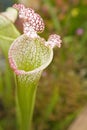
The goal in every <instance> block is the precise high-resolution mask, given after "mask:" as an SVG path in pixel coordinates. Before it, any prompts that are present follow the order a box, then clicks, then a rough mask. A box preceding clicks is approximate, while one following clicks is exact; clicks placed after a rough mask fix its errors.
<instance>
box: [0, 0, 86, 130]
mask: <svg viewBox="0 0 87 130" xmlns="http://www.w3.org/2000/svg"><path fill="white" fill-rule="evenodd" d="M15 2H21V3H24V4H25V5H26V6H27V7H32V8H33V9H35V10H36V12H37V13H39V14H40V15H41V16H42V17H43V19H44V22H45V25H46V27H45V31H44V33H42V34H40V35H41V36H42V37H44V38H46V39H48V36H49V35H50V34H51V33H57V34H59V35H60V36H61V37H62V41H63V42H62V47H61V49H58V48H55V49H54V59H53V62H52V63H51V65H50V66H49V67H48V68H47V69H46V70H44V72H43V74H42V77H41V80H40V83H39V87H38V91H37V98H36V104H35V111H34V117H33V124H32V130H68V127H69V126H70V124H71V123H72V122H73V121H74V120H75V119H76V117H77V115H79V113H80V111H81V110H82V109H83V108H84V107H85V106H86V105H87V1H86V0H19V1H17V0H0V11H4V10H5V9H6V8H7V7H9V6H12V5H13V3H15ZM20 31H21V30H20ZM5 66H6V65H5V59H4V56H3V54H2V51H1V50H0V125H1V127H2V128H3V129H2V128H0V130H16V129H17V128H16V127H17V126H16V116H15V97H14V87H13V91H12V95H9V96H10V98H11V104H8V103H7V102H6V98H5V96H3V95H2V91H1V90H2V85H3V86H4V88H5V86H6V85H7V83H8V84H9V81H10V80H8V72H6V71H5ZM12 86H14V81H13V83H12ZM4 91H8V90H5V89H4ZM82 130H83V129H82Z"/></svg>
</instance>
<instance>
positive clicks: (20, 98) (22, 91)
mask: <svg viewBox="0 0 87 130" xmlns="http://www.w3.org/2000/svg"><path fill="white" fill-rule="evenodd" d="M40 75H41V72H40V74H39V77H38V80H39V78H40ZM30 76H31V75H30ZM24 78H25V77H24ZM22 79H23V77H22ZM24 80H25V79H24ZM24 80H21V78H20V76H16V81H17V89H16V101H17V109H18V110H17V112H18V113H17V114H18V119H19V125H20V126H19V127H20V130H31V121H32V115H33V109H34V104H35V97H36V90H37V84H38V80H37V77H36V79H34V81H30V79H29V78H28V77H27V78H26V81H25V82H24Z"/></svg>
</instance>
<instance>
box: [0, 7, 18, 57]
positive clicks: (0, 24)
mask: <svg viewBox="0 0 87 130" xmlns="http://www.w3.org/2000/svg"><path fill="white" fill-rule="evenodd" d="M11 11H12V9H11ZM11 13H13V12H11ZM6 14H7V13H6ZM19 35H20V33H19V32H18V30H17V29H16V27H15V26H14V24H13V23H12V22H11V20H10V19H8V18H7V17H6V15H5V16H4V15H3V13H1V14H0V48H1V49H2V51H3V52H4V54H5V56H6V57H7V55H8V49H9V47H10V45H11V43H12V42H13V41H14V40H15V39H16V38H17V37H18V36H19Z"/></svg>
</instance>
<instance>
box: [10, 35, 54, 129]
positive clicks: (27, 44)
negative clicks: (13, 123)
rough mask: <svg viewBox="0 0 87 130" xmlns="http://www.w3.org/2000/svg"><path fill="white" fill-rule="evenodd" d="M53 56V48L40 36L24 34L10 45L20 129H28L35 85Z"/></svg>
mask: <svg viewBox="0 0 87 130" xmlns="http://www.w3.org/2000/svg"><path fill="white" fill-rule="evenodd" d="M52 58H53V50H52V49H51V48H50V47H48V46H45V43H44V40H43V39H42V38H33V39H32V38H29V37H27V36H26V35H25V34H24V35H22V36H20V37H19V38H17V39H16V40H15V41H14V42H13V44H12V45H11V47H10V50H9V61H10V65H11V67H12V68H13V70H14V71H15V73H16V81H17V106H18V113H19V120H20V124H21V128H20V129H21V130H29V128H30V124H31V119H32V113H33V107H34V102H35V95H36V89H37V85H38V82H39V79H40V76H41V73H42V71H43V69H45V68H46V67H47V66H48V65H49V64H50V62H51V61H52Z"/></svg>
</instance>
